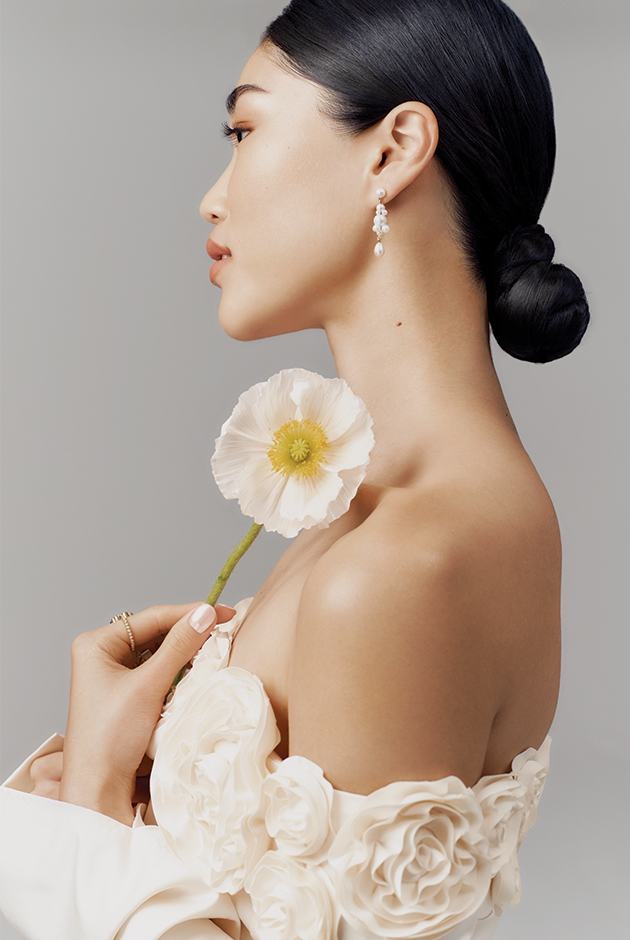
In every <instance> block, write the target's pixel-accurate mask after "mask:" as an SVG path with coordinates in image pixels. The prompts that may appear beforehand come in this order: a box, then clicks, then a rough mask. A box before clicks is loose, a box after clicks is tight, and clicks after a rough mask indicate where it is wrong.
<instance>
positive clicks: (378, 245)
mask: <svg viewBox="0 0 630 940" xmlns="http://www.w3.org/2000/svg"><path fill="white" fill-rule="evenodd" d="M383 251H384V249H383V246H382V244H381V243H380V242H377V243H376V244H375V245H374V254H375V255H376V257H377V258H380V257H381V255H382V254H383Z"/></svg>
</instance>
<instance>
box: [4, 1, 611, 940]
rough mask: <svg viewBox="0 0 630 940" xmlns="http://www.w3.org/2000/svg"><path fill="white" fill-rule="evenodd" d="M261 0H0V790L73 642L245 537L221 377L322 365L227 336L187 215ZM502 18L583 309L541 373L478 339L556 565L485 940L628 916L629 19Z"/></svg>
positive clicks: (47, 716)
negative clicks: (546, 101)
mask: <svg viewBox="0 0 630 940" xmlns="http://www.w3.org/2000/svg"><path fill="white" fill-rule="evenodd" d="M282 6H283V3H282V2H281V0H255V2H254V0H229V2H217V0H180V2H174V0H171V2H166V0H108V2H93V0H80V2H79V0H75V2H71V0H54V2H52V0H51V2H46V0H6V2H5V3H4V24H3V25H4V35H3V41H4V55H3V67H4V73H5V74H4V207H3V208H4V226H5V238H4V258H3V260H4V265H3V274H4V279H3V280H4V333H3V339H4V342H3V352H4V371H3V377H4V382H5V391H4V399H3V400H4V421H3V431H4V468H3V469H4V478H3V484H4V486H3V513H4V515H3V523H4V526H3V528H4V540H3V557H4V565H3V574H4V579H3V580H4V591H3V621H2V627H3V668H4V671H3V685H2V694H3V700H4V735H3V750H4V769H3V778H4V776H6V775H7V774H8V773H9V772H10V771H11V770H12V769H13V768H14V767H15V766H16V765H17V763H19V762H20V761H21V760H22V759H23V758H24V757H25V756H26V755H27V754H28V753H30V752H31V751H32V750H33V749H34V748H35V747H36V746H37V745H38V744H39V743H40V742H41V741H42V740H43V739H44V738H45V737H47V736H48V735H49V734H50V733H51V732H52V731H54V730H60V731H63V728H64V726H65V717H66V710H67V690H68V684H69V672H70V669H69V647H70V642H71V640H72V638H73V637H74V636H75V634H77V633H78V632H81V631H82V630H85V629H89V628H92V627H95V626H99V625H101V624H103V623H106V622H107V621H108V620H109V618H110V617H111V616H112V615H113V614H115V613H118V612H119V611H120V610H125V609H128V610H138V609H142V608H144V607H146V606H148V605H150V604H154V603H159V602H166V603H178V602H183V601H190V600H195V599H199V600H202V599H203V598H204V597H205V595H206V594H207V592H208V591H209V589H210V586H211V584H212V583H213V581H214V577H215V574H216V572H217V571H218V569H219V568H220V566H221V565H222V563H223V560H224V558H225V557H226V554H227V551H228V550H229V549H231V547H232V545H233V543H235V542H236V541H237V540H238V538H240V535H241V533H243V532H244V531H245V530H246V529H247V528H248V522H247V520H245V519H244V518H243V517H242V516H241V515H240V512H239V510H238V506H237V505H236V503H235V502H227V501H225V500H224V499H223V498H222V497H221V495H220V494H219V491H218V489H217V488H216V486H215V484H214V481H213V479H212V475H211V471H210V456H211V454H212V451H213V448H214V438H215V437H216V436H217V435H218V434H219V431H220V426H221V423H222V422H223V420H225V418H226V417H227V416H228V415H229V413H230V412H231V409H232V407H233V406H234V404H235V402H236V399H237V397H238V395H239V394H240V392H241V391H243V390H244V389H245V388H247V387H249V386H250V385H251V384H253V383H254V382H256V381H260V380H263V379H266V378H267V377H268V376H270V375H271V374H272V373H274V372H276V371H277V370H278V369H280V368H285V367H291V366H303V367H305V368H308V369H313V370H315V371H318V372H321V373H323V374H325V375H333V374H334V366H333V363H332V359H331V356H330V353H329V351H328V347H327V345H326V342H325V336H324V334H323V333H322V332H320V331H310V332H305V333H302V334H294V335H291V336H286V337H278V338H273V339H269V340H262V341H259V342H256V343H254V344H241V343H237V342H236V341H234V340H231V339H229V338H228V337H227V336H225V335H224V334H223V332H222V331H221V329H220V327H219V325H218V320H217V309H218V304H219V299H220V292H219V290H218V288H214V287H212V285H211V284H210V282H209V280H208V274H207V272H208V267H209V262H208V258H207V256H206V254H205V240H206V238H207V235H208V234H209V232H210V227H209V226H208V225H207V224H206V223H204V222H203V221H202V219H201V218H200V217H199V215H198V212H197V209H198V204H199V201H200V199H201V197H202V196H203V194H204V193H205V191H206V189H208V188H209V186H210V185H211V184H212V183H213V182H214V180H215V179H216V178H217V176H218V175H219V173H220V172H221V171H222V169H223V167H224V166H225V164H226V162H227V161H228V159H229V148H230V146H231V145H230V144H229V142H227V141H223V140H221V139H220V136H219V124H220V121H221V120H223V119H224V117H225V114H224V111H223V102H224V99H225V97H226V95H227V93H228V92H229V91H230V90H231V89H232V87H233V86H234V85H235V84H236V81H237V79H238V76H239V73H240V71H241V68H242V65H243V64H244V62H245V60H246V58H247V57H248V55H249V54H250V53H251V52H252V51H253V49H254V48H255V46H256V45H257V41H258V38H259V35H260V32H261V30H262V29H263V27H264V26H265V24H266V23H267V21H268V20H269V19H270V18H271V17H272V16H273V15H275V14H276V13H278V12H279V11H280V9H281V8H282ZM512 6H513V7H514V9H515V10H516V11H517V12H518V13H519V14H521V15H522V17H523V19H524V21H525V23H526V25H528V27H529V28H530V31H531V32H532V34H533V36H534V39H535V40H536V41H537V43H538V45H539V48H540V50H541V52H542V54H543V58H544V59H545V62H546V65H547V68H548V72H549V75H550V79H551V83H552V87H553V89H554V94H555V101H556V110H557V127H558V137H559V153H558V163H557V171H556V178H555V181H554V185H553V187H552V192H551V195H550V198H549V201H548V204H547V206H546V208H545V211H544V214H543V218H542V221H543V223H544V224H545V226H546V227H547V229H548V230H549V231H550V232H551V234H552V235H553V237H554V238H555V240H556V244H557V248H558V254H557V258H558V260H560V261H564V262H566V263H568V264H569V265H570V266H571V267H573V268H574V269H575V270H576V271H577V272H578V273H579V274H580V275H581V277H582V278H583V280H584V283H585V286H586V289H587V291H588V294H589V297H590V300H591V304H592V313H593V324H592V327H591V329H590V331H589V333H588V334H587V337H586V339H585V340H584V342H583V343H582V346H581V347H580V348H579V349H578V350H577V351H576V352H575V353H574V354H573V355H571V356H570V357H569V358H567V359H565V360H561V361H559V362H556V363H551V364H549V365H546V366H537V365H532V364H528V363H521V362H517V361H516V360H513V359H510V358H509V357H507V356H505V355H504V354H503V353H502V352H500V351H497V354H496V360H497V365H498V369H499V372H500V374H501V377H502V379H503V381H504V385H505V389H506V393H507V397H508V401H509V403H510V406H511V408H512V411H513V415H514V418H515V420H516V423H517V426H518V428H519V430H520V433H521V436H522V438H523V441H524V443H525V445H526V447H527V448H528V450H529V452H530V453H531V455H532V457H533V459H534V462H535V463H536V465H537V466H538V468H539V470H540V472H541V474H542V476H543V479H544V480H545V482H546V484H547V486H548V488H549V490H550V492H551V495H552V498H553V499H554V502H555V505H556V508H557V511H558V515H559V518H560V523H561V527H562V532H563V539H564V553H565V570H564V672H563V680H562V690H561V699H560V705H559V708H558V712H557V716H556V720H555V722H554V726H553V728H552V732H551V733H552V737H553V748H552V772H551V774H550V777H549V780H548V784H547V788H546V792H545V796H544V799H543V801H542V804H541V808H540V812H539V823H538V825H537V826H536V827H535V828H534V830H533V831H532V832H531V833H530V835H529V836H528V838H527V841H526V843H525V845H524V848H523V850H522V853H521V859H522V866H521V867H522V874H523V882H524V890H523V899H522V901H521V904H520V906H519V908H518V909H517V910H516V911H509V912H507V913H506V914H505V916H504V922H503V924H502V925H501V928H500V930H499V936H500V937H501V938H502V940H547V938H549V940H564V938H567V940H568V938H571V940H593V938H594V937H600V936H620V935H621V934H622V933H623V932H624V926H627V919H628V915H627V912H625V911H624V910H623V909H622V905H623V901H622V899H625V897H626V896H627V879H628V871H627V869H626V870H625V871H624V866H626V864H627V863H626V858H627V851H626V846H627V844H628V826H627V823H628V814H627V804H628V798H627V791H628V778H629V770H630V768H629V761H628V756H627V746H626V747H624V743H625V741H624V738H623V732H624V725H625V724H626V721H625V716H626V715H627V714H628V702H627V698H626V688H625V687H627V679H626V676H627V662H628V653H629V652H630V649H629V644H628V616H627V606H628V602H627V600H626V597H625V596H623V597H622V584H623V581H624V578H623V574H624V572H625V573H626V574H627V571H628V547H627V546H628V537H627V528H628V513H627V509H628V480H629V479H630V474H629V467H628V440H627V403H628V387H627V383H626V381H625V376H626V372H627V365H626V363H627V358H628V343H629V340H630V330H629V328H628V317H627V311H626V294H625V291H624V290H623V287H624V286H625V283H624V282H625V278H626V276H627V269H628V240H627V238H626V231H627V228H626V225H625V224H624V223H625V221H626V218H627V217H628V214H629V208H630V207H629V206H628V185H627V166H628V156H629V147H628V145H629V142H630V134H629V127H628V119H627V110H628V99H627V83H628V78H629V75H628V65H627V63H628V60H629V53H630V48H629V46H630V41H629V39H630V23H629V12H630V6H629V5H628V3H627V0H598V2H597V3H596V2H594V0H514V2H513V3H512ZM623 92H625V94H624V93H623ZM286 545H287V542H286V541H285V540H283V539H282V538H281V537H280V536H276V535H269V534H268V533H263V534H262V535H261V538H260V540H259V541H258V542H257V544H256V546H255V547H254V548H253V549H252V550H251V552H250V553H249V555H248V556H246V558H245V559H244V561H243V562H241V565H240V566H239V569H237V572H236V573H235V574H234V576H233V578H232V581H231V582H230V585H229V587H228V589H227V590H226V593H225V595H224V599H225V600H227V601H230V600H232V601H236V600H238V599H239V598H240V597H244V596H247V595H249V594H253V593H254V592H255V590H256V588H257V586H258V585H259V584H260V582H261V581H262V580H263V579H264V578H265V577H266V575H267V574H268V572H269V571H270V570H271V568H272V566H273V564H274V562H275V560H276V559H277V558H278V556H279V555H280V554H281V552H282V551H283V550H284V548H285V547H286ZM383 630H384V632H386V631H387V624H386V623H384V624H383ZM624 827H625V835H624V833H622V829H623V828H624ZM2 936H3V937H4V938H5V940H11V938H14V937H15V936H16V934H15V933H14V932H13V931H12V930H11V928H9V927H7V926H5V928H4V931H3V934H2Z"/></svg>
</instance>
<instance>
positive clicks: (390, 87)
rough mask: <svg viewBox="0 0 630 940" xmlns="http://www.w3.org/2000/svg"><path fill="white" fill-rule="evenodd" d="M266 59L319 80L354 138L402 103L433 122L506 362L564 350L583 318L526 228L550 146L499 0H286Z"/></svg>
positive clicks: (531, 58) (532, 72) (545, 88)
mask: <svg viewBox="0 0 630 940" xmlns="http://www.w3.org/2000/svg"><path fill="white" fill-rule="evenodd" d="M262 41H263V42H264V43H272V44H273V46H274V47H275V50H274V51H276V52H277V51H278V50H279V53H280V56H279V60H280V62H281V63H282V64H284V65H286V67H288V68H289V69H291V70H293V71H295V72H296V73H297V74H299V75H301V76H303V77H305V78H308V79H310V80H311V81H314V82H317V83H318V84H319V85H321V86H322V111H323V113H324V114H326V115H327V116H328V117H329V118H330V119H331V120H333V121H334V122H335V123H336V124H337V125H338V126H339V128H340V130H341V131H342V132H344V133H347V134H348V135H350V136H355V135H358V134H360V133H362V132H363V131H364V130H367V128H369V127H372V126H373V125H374V124H376V123H378V122H379V121H381V120H382V119H383V118H384V117H386V115H387V114H389V112H390V111H391V110H392V109H393V108H395V107H397V105H399V104H402V103H403V102H405V101H421V102H422V103H424V104H426V105H427V106H428V107H430V108H431V110H432V111H433V112H434V114H435V116H436V118H437V121H438V125H439V130H440V137H439V143H438V147H437V150H436V158H437V159H438V160H439V162H440V165H441V167H442V169H443V170H444V172H445V173H446V175H447V177H448V179H449V182H450V187H451V191H452V194H453V197H454V203H455V212H456V223H457V227H458V229H459V232H460V235H461V240H462V245H463V248H464V250H465V252H466V255H467V258H468V260H469V263H470V265H471V268H472V270H473V272H474V274H475V276H476V277H478V278H479V279H482V280H483V281H485V283H486V286H487V290H488V314H489V318H490V324H491V327H492V331H493V333H494V336H495V338H496V340H497V342H498V343H499V345H500V346H502V348H503V349H505V350H506V351H507V352H509V353H511V355H513V356H516V357H517V358H519V359H527V360H530V361H532V362H548V361H549V360H551V359H557V358H560V357H561V356H565V355H567V354H568V353H570V352H571V351H572V350H573V349H575V347H576V346H577V345H578V343H579V342H580V340H581V339H582V336H583V335H584V332H585V330H586V327H587V326H588V322H589V310H588V302H587V300H586V296H585V294H584V289H583V287H582V284H581V282H580V280H579V278H578V277H577V276H576V275H575V274H574V273H573V272H572V271H570V270H569V269H568V268H566V267H564V265H560V264H553V263H552V258H553V254H554V243H553V241H552V240H551V238H550V237H549V236H548V235H547V234H546V233H545V232H544V230H543V228H542V226H540V225H537V222H538V218H539V216H540V213H541V210H542V207H543V205H544V202H545V199H546V197H547V193H548V191H549V187H550V185H551V178H552V175H553V167H554V160H555V152H556V137H555V128H554V119H553V102H552V97H551V89H550V87H549V81H548V79H547V74H546V72H545V68H544V66H543V63H542V59H541V58H540V54H539V52H538V50H537V48H536V46H535V45H534V43H533V41H532V39H531V37H530V35H529V33H528V32H527V30H526V29H525V27H524V26H523V24H522V23H521V21H520V19H519V18H518V17H517V16H516V14H515V13H514V12H513V11H512V10H510V8H509V7H507V6H506V5H505V4H504V3H502V2H501V0H386V2H385V0H291V2H290V3H289V4H288V6H286V7H285V9H284V10H283V12H282V13H281V14H280V16H278V17H277V18H276V19H275V20H273V22H272V23H271V24H270V25H269V26H268V27H267V29H266V30H265V32H264V33H263V36H262Z"/></svg>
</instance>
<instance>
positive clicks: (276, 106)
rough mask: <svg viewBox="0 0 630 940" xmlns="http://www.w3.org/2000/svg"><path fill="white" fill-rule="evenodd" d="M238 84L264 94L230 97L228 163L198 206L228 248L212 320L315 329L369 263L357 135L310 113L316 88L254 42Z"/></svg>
mask: <svg viewBox="0 0 630 940" xmlns="http://www.w3.org/2000/svg"><path fill="white" fill-rule="evenodd" d="M238 84H239V86H240V85H245V84H252V85H256V86H258V87H259V88H262V89H264V91H246V92H244V93H243V94H242V95H240V96H239V97H238V100H237V102H236V105H235V108H234V111H233V113H232V114H231V115H230V124H231V126H232V127H234V128H237V129H238V134H237V136H236V137H235V138H234V150H233V153H232V159H231V160H230V163H229V165H228V167H227V168H226V170H225V172H224V173H223V174H222V176H221V177H220V178H219V179H218V180H217V182H216V183H215V184H214V186H213V187H212V189H210V190H209V192H208V193H206V195H205V196H204V198H203V201H202V203H201V207H200V211H201V214H202V216H203V217H204V218H205V219H207V220H208V221H209V222H212V223H214V229H213V231H212V232H211V233H210V237H211V238H212V240H213V241H214V242H216V243H217V244H218V245H220V246H221V247H222V248H225V249H227V250H228V251H229V252H230V254H231V258H230V259H229V260H228V261H227V263H225V264H222V265H221V266H220V269H219V270H217V272H216V275H215V274H214V273H213V274H212V280H213V283H215V284H216V285H217V286H218V287H220V288H221V289H222V292H223V294H222V298H221V307H220V311H219V315H220V321H221V326H222V327H223V329H224V330H225V332H226V333H227V334H228V335H230V336H232V337H234V338H235V339H243V340H248V339H256V338H260V337H263V336H274V335H277V334H280V333H287V332H294V331H295V330H300V329H308V328H313V327H321V326H322V323H323V320H324V319H325V311H326V309H330V302H331V299H332V297H333V295H334V296H335V297H336V298H337V299H339V298H340V296H341V295H340V291H341V290H347V289H348V288H349V287H351V285H352V281H353V280H354V279H356V278H357V277H360V276H361V272H362V271H363V270H364V265H366V264H368V263H370V262H371V263H372V264H373V263H374V256H373V251H372V249H373V241H374V234H373V232H372V229H371V226H372V215H373V211H374V205H375V204H376V197H374V199H373V200H372V202H370V198H371V197H370V193H369V190H368V182H367V167H368V162H366V161H365V159H363V160H362V159H361V151H362V150H363V152H364V153H365V142H364V139H365V136H366V135H360V136H359V137H356V138H345V139H344V138H342V137H341V136H340V135H339V133H338V132H337V133H335V131H334V130H333V127H332V125H331V123H330V122H328V121H325V120H324V119H323V118H322V116H321V114H320V113H319V111H318V109H317V102H318V96H319V94H320V92H321V89H320V87H319V86H318V85H316V84H314V83H312V82H309V81H307V80H304V79H301V78H299V77H297V76H294V75H292V74H290V73H289V72H287V71H286V70H284V69H282V68H281V67H280V66H279V65H277V64H276V62H274V60H273V58H272V57H271V56H270V55H268V54H267V53H266V52H265V51H264V50H263V48H262V47H260V48H258V49H257V50H256V51H255V52H254V54H253V55H252V56H251V58H250V59H249V60H248V62H247V64H246V65H245V68H244V69H243V72H242V74H241V76H240V79H239V82H238ZM368 133H369V132H368ZM362 214H363V215H364V216H365V224H364V225H358V224H357V217H358V216H359V217H360V216H361V215H362Z"/></svg>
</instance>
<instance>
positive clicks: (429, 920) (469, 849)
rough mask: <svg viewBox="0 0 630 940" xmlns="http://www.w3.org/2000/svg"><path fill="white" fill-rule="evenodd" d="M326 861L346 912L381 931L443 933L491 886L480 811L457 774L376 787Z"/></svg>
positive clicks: (357, 924)
mask: <svg viewBox="0 0 630 940" xmlns="http://www.w3.org/2000/svg"><path fill="white" fill-rule="evenodd" d="M329 861H330V863H331V865H332V866H333V868H334V869H335V871H336V879H335V880H336V888H337V893H338V897H339V901H340V904H341V908H342V911H343V914H344V916H345V917H346V918H347V920H348V921H349V922H350V924H351V925H352V926H353V927H354V928H355V929H356V930H359V931H360V930H365V929H367V930H368V931H369V932H370V933H372V934H375V935H376V936H379V937H405V938H410V937H419V936H421V937H423V938H427V940H429V938H432V937H440V936H442V935H443V934H444V933H446V932H447V931H448V930H449V929H450V928H451V927H454V926H455V925H456V924H458V923H460V922H461V921H462V920H464V919H465V918H466V917H468V916H470V914H471V913H472V912H473V911H475V910H476V909H477V908H478V907H479V906H480V905H481V903H482V902H483V900H484V898H485V897H486V895H487V893H488V888H489V886H490V877H491V874H490V872H491V861H490V856H489V851H488V838H487V836H486V833H485V826H484V819H483V815H482V812H481V809H480V807H479V803H478V802H477V800H476V799H475V797H474V794H473V793H472V792H471V790H470V789H469V788H468V787H466V786H465V785H464V784H463V783H462V781H461V780H460V779H459V778H458V777H445V778H443V779H441V780H434V781H430V782H426V783H417V782H415V781H400V782H397V783H392V784H389V785H388V786H386V787H381V788H380V789H379V790H375V791H374V792H373V793H371V794H370V795H369V796H367V797H366V798H365V800H364V801H363V803H362V804H361V805H360V806H359V808H358V809H357V810H356V811H355V812H354V814H353V815H352V816H351V817H350V818H349V819H347V820H346V821H345V823H344V824H343V826H342V827H341V828H340V830H339V832H338V833H337V836H336V838H335V841H334V842H333V845H332V848H331V851H330V854H329Z"/></svg>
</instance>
